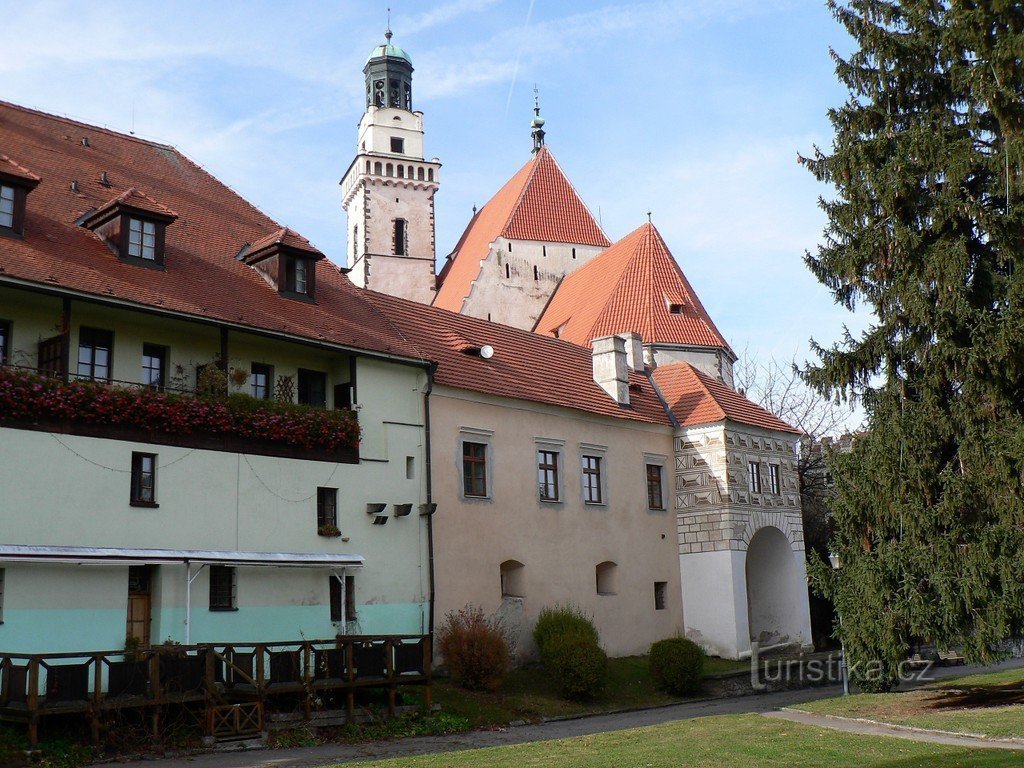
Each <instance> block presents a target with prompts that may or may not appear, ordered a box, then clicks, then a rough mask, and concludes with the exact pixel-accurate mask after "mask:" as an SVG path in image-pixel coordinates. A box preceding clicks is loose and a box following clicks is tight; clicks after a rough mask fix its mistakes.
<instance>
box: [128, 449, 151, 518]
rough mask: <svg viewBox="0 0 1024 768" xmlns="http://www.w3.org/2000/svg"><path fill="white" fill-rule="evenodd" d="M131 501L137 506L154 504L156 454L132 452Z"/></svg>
mask: <svg viewBox="0 0 1024 768" xmlns="http://www.w3.org/2000/svg"><path fill="white" fill-rule="evenodd" d="M131 503H132V504H136V505H139V506H155V505H156V454H155V453H133V454H132V495H131Z"/></svg>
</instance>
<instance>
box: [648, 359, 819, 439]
mask: <svg viewBox="0 0 1024 768" xmlns="http://www.w3.org/2000/svg"><path fill="white" fill-rule="evenodd" d="M653 376H654V383H655V384H656V385H657V386H658V389H659V390H660V392H661V395H662V397H663V398H665V403H666V404H667V405H668V408H669V410H671V411H672V414H673V415H674V416H675V417H676V420H677V421H678V422H679V424H680V425H681V426H684V427H695V426H699V425H701V424H714V423H716V422H719V421H726V420H728V421H734V422H736V423H738V424H748V425H750V426H754V427H761V428H762V429H770V430H775V431H778V432H790V433H792V434H795V435H799V434H800V430H798V429H795V428H793V427H791V426H790V425H789V424H787V423H786V422H784V421H783V420H782V419H780V418H779V417H778V416H775V415H774V414H772V413H769V412H768V411H766V410H765V409H764V408H762V407H761V406H759V405H757V404H756V403H752V402H751V401H750V400H748V399H747V398H745V397H744V396H743V395H741V394H740V393H739V392H737V391H736V390H734V389H730V388H729V387H727V386H726V385H725V384H723V383H722V382H720V381H718V380H717V379H714V378H712V377H711V376H708V375H707V374H706V373H702V372H701V371H699V370H697V369H696V368H694V367H693V366H692V365H690V364H689V363H672V364H671V365H662V366H659V367H658V368H655V369H654V374H653Z"/></svg>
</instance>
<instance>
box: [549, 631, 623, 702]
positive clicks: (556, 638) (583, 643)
mask: <svg viewBox="0 0 1024 768" xmlns="http://www.w3.org/2000/svg"><path fill="white" fill-rule="evenodd" d="M541 660H542V661H543V662H544V668H545V669H547V670H548V672H549V673H550V674H551V676H552V677H553V678H554V679H555V681H556V682H557V683H558V687H559V689H560V690H561V692H562V695H563V696H565V697H566V698H567V699H572V700H574V701H578V700H586V699H593V698H595V697H596V696H598V695H599V694H600V693H601V691H602V690H603V689H604V684H605V681H606V680H607V679H608V656H607V654H605V652H604V651H603V650H601V648H600V646H598V644H597V643H596V642H595V641H594V640H593V639H592V638H591V637H590V636H589V634H588V633H586V632H580V631H579V630H578V629H571V630H568V631H565V632H562V633H560V634H557V635H553V636H551V637H549V638H548V639H547V640H546V642H545V645H544V650H543V651H542V652H541Z"/></svg>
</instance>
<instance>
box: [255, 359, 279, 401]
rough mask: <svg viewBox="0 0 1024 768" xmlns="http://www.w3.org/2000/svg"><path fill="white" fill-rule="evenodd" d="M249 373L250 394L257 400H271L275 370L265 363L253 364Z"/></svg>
mask: <svg viewBox="0 0 1024 768" xmlns="http://www.w3.org/2000/svg"><path fill="white" fill-rule="evenodd" d="M249 371H250V372H249V388H250V389H249V393H250V394H251V395H252V396H253V397H255V398H256V399H257V400H269V399H270V393H271V391H272V390H273V388H274V369H273V368H271V367H270V366H269V365H264V364H263V363H253V364H252V367H251V368H250V369H249Z"/></svg>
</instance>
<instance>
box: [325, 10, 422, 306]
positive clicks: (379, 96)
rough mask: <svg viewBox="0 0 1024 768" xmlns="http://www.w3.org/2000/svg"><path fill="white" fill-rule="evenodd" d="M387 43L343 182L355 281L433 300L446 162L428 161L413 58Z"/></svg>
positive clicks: (370, 79)
mask: <svg viewBox="0 0 1024 768" xmlns="http://www.w3.org/2000/svg"><path fill="white" fill-rule="evenodd" d="M384 37H385V42H384V44H383V45H378V46H377V47H376V48H374V49H373V51H372V52H371V53H370V57H369V58H368V59H367V61H366V66H365V67H363V74H364V75H365V76H366V112H365V113H364V114H363V118H362V120H360V121H359V139H358V143H357V145H356V146H357V151H356V157H355V160H353V161H352V165H350V166H349V168H348V171H346V173H345V177H344V178H343V179H342V181H341V187H342V206H343V207H344V209H345V212H346V214H348V264H349V267H350V272H349V278H350V279H351V280H352V282H353V283H355V284H356V285H358V286H361V287H364V288H372V289H373V290H375V291H380V292H381V293H389V294H392V295H394V296H401V297H403V298H406V299H412V300H413V301H419V302H422V303H424V304H429V303H430V302H431V301H432V300H433V298H434V194H435V193H436V192H437V188H438V185H439V182H440V169H441V163H440V161H439V160H438V159H437V158H436V157H435V158H433V159H431V160H426V159H424V155H423V113H422V112H418V111H413V108H412V104H413V102H412V72H413V67H412V59H410V58H409V55H408V54H407V53H406V52H405V51H403V50H402V49H401V48H399V47H398V46H397V45H393V44H392V43H391V30H390V29H388V31H387V32H386V33H385V35H384Z"/></svg>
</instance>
